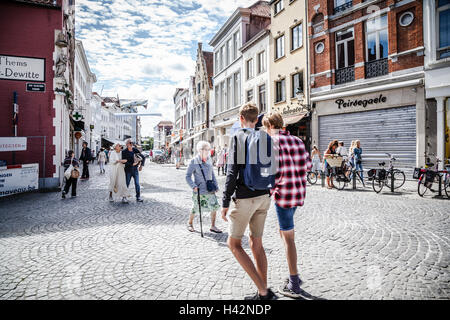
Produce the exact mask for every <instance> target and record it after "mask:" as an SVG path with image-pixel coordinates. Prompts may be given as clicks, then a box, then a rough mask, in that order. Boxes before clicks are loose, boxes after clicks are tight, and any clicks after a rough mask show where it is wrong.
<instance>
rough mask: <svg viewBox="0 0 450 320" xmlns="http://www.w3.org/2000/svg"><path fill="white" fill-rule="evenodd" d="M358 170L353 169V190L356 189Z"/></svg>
mask: <svg viewBox="0 0 450 320" xmlns="http://www.w3.org/2000/svg"><path fill="white" fill-rule="evenodd" d="M356 174H357V173H356V170H353V175H352V180H353V190H356Z"/></svg>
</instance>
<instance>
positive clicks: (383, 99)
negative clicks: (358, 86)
mask: <svg viewBox="0 0 450 320" xmlns="http://www.w3.org/2000/svg"><path fill="white" fill-rule="evenodd" d="M386 101H387V98H386V97H385V96H383V95H382V94H380V96H379V97H378V98H375V99H364V100H363V99H355V100H347V102H345V101H344V99H338V100H336V101H335V103H336V104H337V105H338V109H341V108H348V107H358V106H362V107H363V108H365V107H367V106H368V105H371V104H378V103H385V102H386Z"/></svg>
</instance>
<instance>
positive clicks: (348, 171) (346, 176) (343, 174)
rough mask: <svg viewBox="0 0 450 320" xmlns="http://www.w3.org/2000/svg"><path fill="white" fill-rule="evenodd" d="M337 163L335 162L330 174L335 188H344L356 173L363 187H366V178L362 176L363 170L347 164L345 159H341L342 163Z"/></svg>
mask: <svg viewBox="0 0 450 320" xmlns="http://www.w3.org/2000/svg"><path fill="white" fill-rule="evenodd" d="M336 164H337V163H334V164H333V166H332V167H331V175H330V179H331V184H332V185H333V187H334V188H336V189H338V190H343V189H344V188H345V187H346V186H347V184H348V183H350V182H351V181H352V179H353V175H354V174H356V177H357V178H358V180H359V181H360V182H361V184H362V185H363V187H364V188H365V187H366V185H365V183H364V179H363V178H362V174H361V171H359V170H356V169H353V167H352V166H349V165H346V163H345V161H344V160H341V163H340V165H336Z"/></svg>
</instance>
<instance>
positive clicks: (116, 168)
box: [109, 143, 129, 203]
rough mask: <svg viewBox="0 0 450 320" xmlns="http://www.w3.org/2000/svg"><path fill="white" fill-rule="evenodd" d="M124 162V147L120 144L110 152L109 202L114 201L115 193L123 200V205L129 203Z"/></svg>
mask: <svg viewBox="0 0 450 320" xmlns="http://www.w3.org/2000/svg"><path fill="white" fill-rule="evenodd" d="M126 162H127V160H122V146H121V145H120V144H119V143H116V144H115V145H114V150H113V151H111V152H110V156H109V163H110V164H111V174H110V180H109V201H114V198H113V193H114V194H115V195H116V196H117V197H121V198H122V202H123V203H128V200H127V197H129V194H128V188H127V184H126V181H125V163H126Z"/></svg>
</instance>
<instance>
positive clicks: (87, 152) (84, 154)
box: [80, 141, 92, 179]
mask: <svg viewBox="0 0 450 320" xmlns="http://www.w3.org/2000/svg"><path fill="white" fill-rule="evenodd" d="M87 146H88V144H87V142H86V141H84V142H83V149H81V155H80V161H82V162H83V173H82V174H81V179H89V161H91V160H92V153H91V149H89V148H88V147H87Z"/></svg>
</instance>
